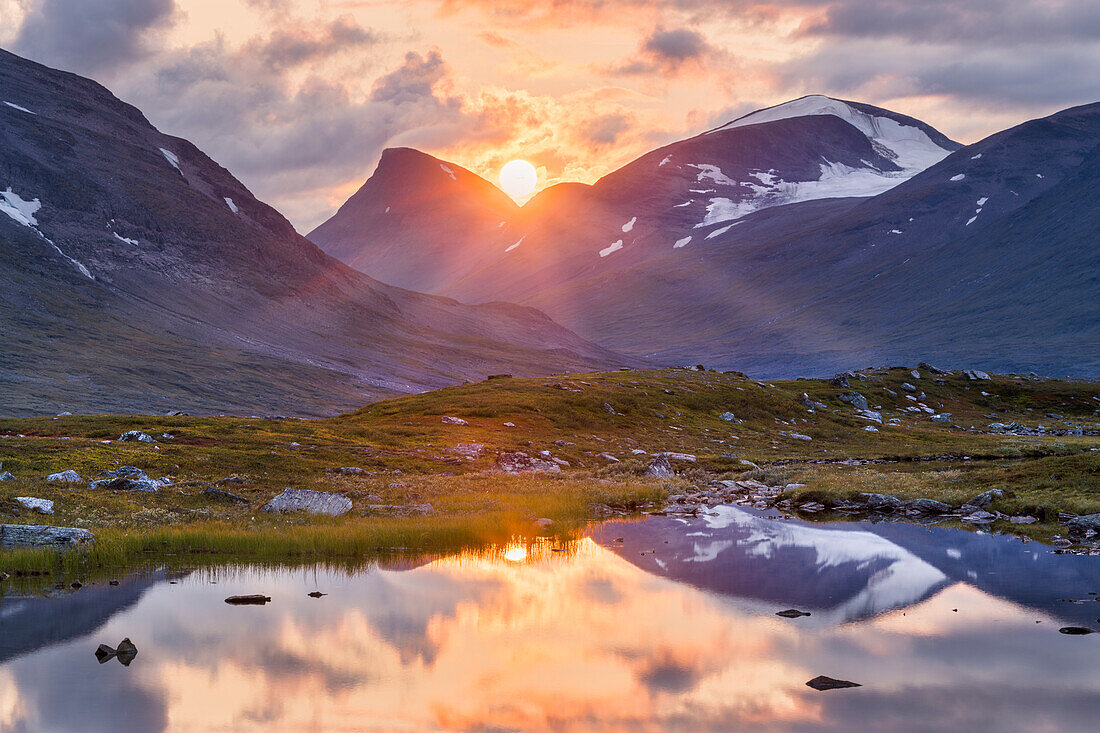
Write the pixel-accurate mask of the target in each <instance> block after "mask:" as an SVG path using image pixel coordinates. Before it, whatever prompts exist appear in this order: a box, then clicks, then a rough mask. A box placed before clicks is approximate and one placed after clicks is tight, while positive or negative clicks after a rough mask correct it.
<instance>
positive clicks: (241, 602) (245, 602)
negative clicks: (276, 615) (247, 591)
mask: <svg viewBox="0 0 1100 733" xmlns="http://www.w3.org/2000/svg"><path fill="white" fill-rule="evenodd" d="M225 602H226V603H228V604H229V605H230V606H263V605H266V604H268V603H271V596H265V595H264V594H262V593H253V594H251V595H246V596H229V597H228V598H226V599H225Z"/></svg>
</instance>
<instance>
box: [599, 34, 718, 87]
mask: <svg viewBox="0 0 1100 733" xmlns="http://www.w3.org/2000/svg"><path fill="white" fill-rule="evenodd" d="M733 64H734V60H733V58H732V56H731V55H730V54H728V53H726V52H725V51H723V50H722V49H719V48H716V47H714V46H713V45H711V44H710V43H708V42H707V39H706V38H705V37H704V36H703V35H702V34H701V33H699V32H698V31H695V30H692V29H690V28H674V29H671V30H666V29H664V28H660V27H659V28H657V29H656V30H654V31H653V32H652V33H650V34H649V35H648V36H646V37H645V38H643V39H642V41H641V42H640V43H639V44H638V48H637V50H636V51H635V52H634V54H633V55H631V56H630V57H628V58H626V59H624V60H622V61H620V62H618V63H614V64H611V65H610V66H608V67H605V69H606V72H607V73H610V74H612V75H619V76H657V77H665V78H668V77H673V76H676V75H678V74H680V73H681V72H684V71H688V70H694V71H700V70H702V69H704V68H707V67H708V66H709V67H711V68H714V69H719V70H724V69H727V68H729V67H732V66H733Z"/></svg>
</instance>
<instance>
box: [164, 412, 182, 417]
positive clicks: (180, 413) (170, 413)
mask: <svg viewBox="0 0 1100 733" xmlns="http://www.w3.org/2000/svg"><path fill="white" fill-rule="evenodd" d="M164 415H165V417H187V413H186V412H184V411H183V410H169V411H168V412H166V413H164Z"/></svg>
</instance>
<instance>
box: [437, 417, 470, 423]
mask: <svg viewBox="0 0 1100 733" xmlns="http://www.w3.org/2000/svg"><path fill="white" fill-rule="evenodd" d="M443 424H444V425H469V424H470V423H468V422H466V421H465V420H463V419H462V418H461V417H451V416H450V415H444V416H443Z"/></svg>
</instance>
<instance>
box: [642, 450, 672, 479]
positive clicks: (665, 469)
mask: <svg viewBox="0 0 1100 733" xmlns="http://www.w3.org/2000/svg"><path fill="white" fill-rule="evenodd" d="M645 475H646V476H649V477H651V478H672V477H673V476H675V475H676V473H675V472H674V471H673V470H672V464H671V463H669V462H668V456H667V455H665V454H663V453H662V454H659V455H658V456H657V457H656V458H655V459H653V462H652V463H650V464H649V466H648V467H646V470H645Z"/></svg>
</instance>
